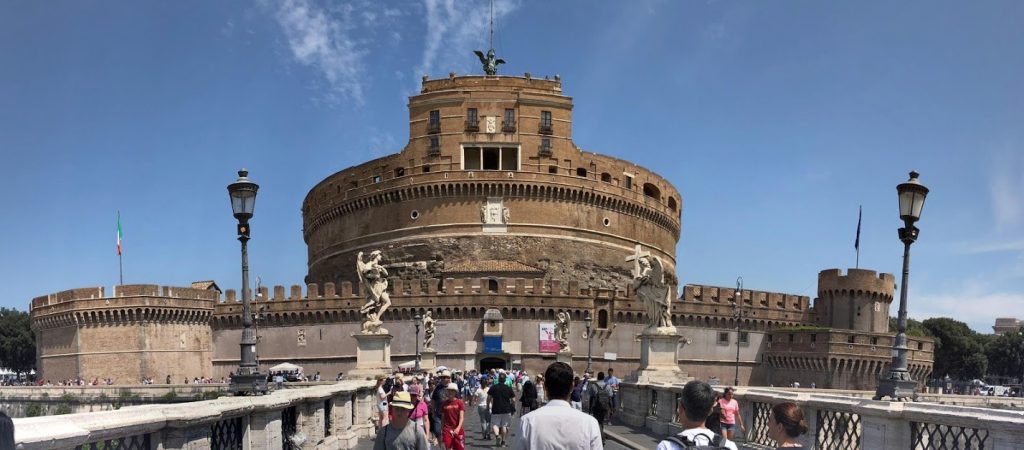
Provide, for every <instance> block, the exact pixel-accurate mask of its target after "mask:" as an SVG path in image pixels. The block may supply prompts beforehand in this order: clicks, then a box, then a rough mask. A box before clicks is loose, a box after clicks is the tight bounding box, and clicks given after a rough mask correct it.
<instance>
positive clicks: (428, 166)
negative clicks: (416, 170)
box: [423, 165, 430, 173]
mask: <svg viewBox="0 0 1024 450" xmlns="http://www.w3.org/2000/svg"><path fill="white" fill-rule="evenodd" d="M427 172H430V165H424V166H423V173H427Z"/></svg>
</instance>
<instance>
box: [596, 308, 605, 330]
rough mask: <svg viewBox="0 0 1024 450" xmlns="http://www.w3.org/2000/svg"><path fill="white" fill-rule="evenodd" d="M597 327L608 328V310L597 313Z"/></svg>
mask: <svg viewBox="0 0 1024 450" xmlns="http://www.w3.org/2000/svg"><path fill="white" fill-rule="evenodd" d="M597 327H598V328H608V310H606V309H602V310H600V311H598V312H597Z"/></svg>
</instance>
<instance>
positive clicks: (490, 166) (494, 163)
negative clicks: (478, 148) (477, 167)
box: [484, 148, 501, 170]
mask: <svg viewBox="0 0 1024 450" xmlns="http://www.w3.org/2000/svg"><path fill="white" fill-rule="evenodd" d="M500 169H501V149H500V148H485V149H484V170H500Z"/></svg>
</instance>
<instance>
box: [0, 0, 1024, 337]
mask: <svg viewBox="0 0 1024 450" xmlns="http://www.w3.org/2000/svg"><path fill="white" fill-rule="evenodd" d="M496 10H497V14H496V15H497V33H496V36H495V48H496V49H497V52H498V55H499V56H501V57H504V58H505V59H506V60H507V61H508V64H507V65H505V66H502V67H501V69H500V70H501V72H500V73H504V74H517V75H521V74H522V73H524V72H531V73H532V74H533V75H534V76H543V75H545V74H547V75H551V76H554V75H555V74H559V75H561V77H562V80H563V88H564V90H565V92H566V93H567V94H568V95H571V96H573V97H574V99H575V104H576V107H575V110H574V139H575V141H576V143H577V144H578V145H579V146H580V147H582V148H584V149H585V150H588V151H594V152H598V153H604V154H609V155H614V156H617V157H622V158H626V159H630V160H633V161H636V162H637V163H640V164H641V165H644V166H646V167H649V168H652V169H655V170H656V171H658V172H659V173H660V174H661V175H663V176H664V177H665V178H667V179H668V180H669V181H671V182H672V183H673V184H674V185H675V186H676V187H677V188H678V189H679V190H680V191H681V192H682V195H683V208H684V209H683V231H682V237H681V239H680V243H679V247H678V260H679V267H678V270H679V276H680V278H681V279H682V280H683V282H685V283H701V284H715V285H726V286H730V285H733V284H734V283H735V279H736V277H737V276H742V277H743V278H744V280H745V284H746V287H747V288H751V289H762V290H770V291H780V292H788V293H797V294H803V295H810V296H812V297H813V296H814V294H815V289H816V277H817V273H818V271H819V270H821V269H825V268H831V267H840V268H846V267H852V266H853V265H854V256H855V255H854V250H853V239H854V232H855V229H856V221H857V208H858V206H860V205H863V208H864V223H863V231H862V236H861V242H862V251H861V258H860V260H861V267H863V268H871V269H876V270H881V271H886V272H893V273H896V272H898V271H899V269H900V264H901V255H902V244H901V243H900V242H899V241H898V239H897V237H896V229H897V228H898V227H899V226H900V222H899V219H898V214H897V204H896V192H895V186H896V184H898V183H900V182H902V181H905V180H906V176H907V172H908V171H909V170H911V169H915V170H918V171H919V172H921V181H922V182H923V183H924V184H926V185H927V186H928V187H930V188H931V189H932V194H931V196H930V197H929V198H928V202H927V204H926V206H925V210H924V217H923V219H922V221H921V222H920V223H919V226H920V228H921V230H922V233H921V237H920V240H919V241H918V243H917V244H915V245H914V247H913V253H912V264H911V283H910V315H911V317H915V318H926V317H932V316H952V317H955V318H958V319H960V320H964V321H966V322H968V323H969V324H970V325H971V326H972V327H973V328H975V329H977V330H980V331H985V332H990V331H991V328H990V327H991V325H992V323H993V320H994V318H995V317H998V316H1014V315H1017V316H1018V317H1020V316H1022V315H1024V314H1021V313H1020V311H1022V310H1024V308H1022V307H1024V289H1022V286H1024V284H1022V281H1024V201H1022V194H1024V48H1022V47H1024V44H1022V43H1024V27H1021V26H1020V24H1021V23H1022V22H1024V3H1021V2H1016V1H1005V2H999V1H991V2H970V3H966V2H951V1H927V2H925V1H908V2H871V1H869V2H820V1H787V2H761V1H746V2H733V1H706V2H695V1H685V2H683V1H680V2H675V1H636V2H628V3H626V2H611V1H607V2H594V1H582V0H580V1H559V2H526V1H521V2H511V1H499V2H497V6H496ZM487 11H488V2H486V1H483V0H473V1H469V0H467V1H457V2H456V1H451V2H444V1H438V0H424V1H412V0H410V1H396V2H374V1H368V0H367V1H353V2H317V1H314V0H265V1H262V2H257V3H250V2H199V1H195V2H149V1H140V2H120V3H111V2H92V1H80V2H56V3H54V2H4V3H3V4H2V5H0V152H2V155H3V157H2V160H0V161H2V162H0V205H2V207H3V210H4V211H5V214H4V219H5V220H2V221H0V236H2V237H3V238H2V239H3V240H2V242H0V254H2V255H3V256H2V258H0V286H3V288H2V291H0V292H2V294H3V295H2V296H0V305H3V306H10V307H16V308H19V309H27V305H28V302H29V300H30V299H31V298H32V297H34V296H37V295H43V294H47V293H50V292H55V291H59V290H63V289H68V288H73V287H84V286H97V285H103V286H107V287H108V289H109V287H110V286H112V285H114V284H116V283H117V273H118V272H117V270H118V266H117V262H118V261H117V256H116V251H115V243H114V236H115V216H116V211H118V210H120V211H121V214H122V222H123V226H124V230H125V256H124V271H125V282H126V283H158V284H165V285H187V284H188V283H189V282H191V281H194V280H200V279H211V278H212V279H215V280H216V281H217V282H218V283H219V284H220V285H221V286H222V287H225V288H227V287H237V286H238V284H239V282H240V281H239V277H240V276H239V269H238V268H239V262H238V261H239V258H238V243H237V241H235V239H234V237H235V236H234V219H233V218H232V217H231V214H230V207H229V204H228V198H227V193H226V189H225V186H226V185H227V184H228V183H230V182H231V181H233V180H234V177H235V171H236V170H237V169H238V168H239V167H242V166H245V167H247V168H248V169H249V170H250V172H251V177H252V178H253V179H254V180H255V181H257V182H258V183H260V185H261V189H260V195H259V198H258V201H257V206H256V217H255V219H254V220H253V224H252V225H253V240H252V242H251V245H250V249H251V250H250V252H251V265H252V273H253V275H254V277H255V276H260V277H261V278H262V279H263V282H264V284H271V285H272V284H285V285H288V284H301V282H302V277H303V276H304V275H305V269H306V253H305V245H304V243H303V242H302V235H301V228H302V222H301V214H300V211H299V208H300V205H301V202H302V199H303V197H304V195H305V194H306V192H307V191H308V189H309V188H310V187H312V186H313V185H314V184H316V183H317V182H318V181H319V180H321V179H323V178H324V177H325V176H327V175H329V174H331V173H333V172H335V171H338V170H341V169H343V168H345V167H348V166H351V165H354V164H358V163H360V162H363V161H365V160H368V159H371V158H374V157H377V156H382V155H385V154H390V153H394V152H397V151H399V150H400V149H401V147H402V146H403V145H404V142H405V141H406V140H407V139H408V136H407V128H406V120H407V111H406V101H407V97H408V96H409V95H411V94H413V93H415V92H416V91H417V89H418V83H419V79H420V76H421V75H423V74H429V75H430V76H431V77H432V78H436V77H443V76H446V75H447V73H448V72H449V71H455V72H457V73H460V74H466V73H479V70H480V69H479V67H478V64H477V63H476V62H475V61H474V56H473V55H472V53H471V52H472V50H474V49H481V48H486V46H487ZM891 312H892V314H894V315H895V312H896V305H894V306H893V307H892V311H891Z"/></svg>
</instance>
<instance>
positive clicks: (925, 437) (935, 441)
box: [910, 422, 1024, 450]
mask: <svg viewBox="0 0 1024 450" xmlns="http://www.w3.org/2000/svg"><path fill="white" fill-rule="evenodd" d="M910 430H911V431H910V432H911V445H912V446H913V447H912V448H913V450H954V449H956V450H984V449H985V448H986V447H985V441H987V440H988V430H981V429H977V428H970V427H960V426H955V425H942V424H937V423H921V422H911V423H910ZM1021 445H1024V443H1021ZM1018 448H1019V447H1018Z"/></svg>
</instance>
